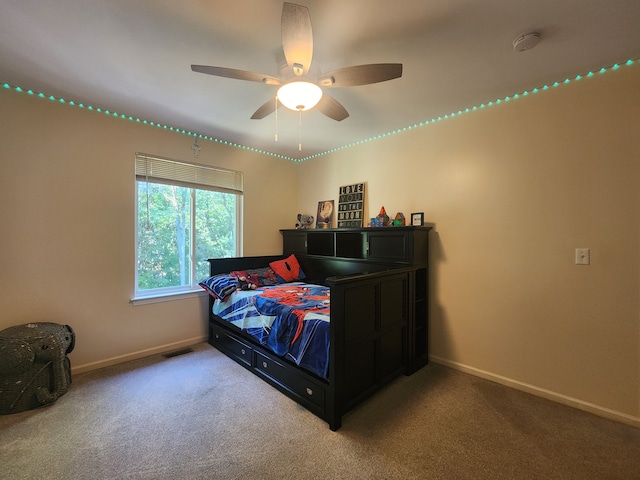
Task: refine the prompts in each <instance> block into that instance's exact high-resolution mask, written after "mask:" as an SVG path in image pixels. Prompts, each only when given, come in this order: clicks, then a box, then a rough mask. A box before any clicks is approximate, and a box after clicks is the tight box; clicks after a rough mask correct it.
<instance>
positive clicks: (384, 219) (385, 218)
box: [377, 205, 389, 227]
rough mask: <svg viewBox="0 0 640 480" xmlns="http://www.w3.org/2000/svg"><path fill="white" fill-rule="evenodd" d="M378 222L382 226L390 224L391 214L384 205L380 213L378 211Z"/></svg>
mask: <svg viewBox="0 0 640 480" xmlns="http://www.w3.org/2000/svg"><path fill="white" fill-rule="evenodd" d="M377 218H378V224H379V225H380V226H381V227H386V226H387V225H389V215H387V211H386V210H385V209H384V205H383V206H382V208H381V209H380V213H378V217H377Z"/></svg>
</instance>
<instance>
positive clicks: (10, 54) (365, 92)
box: [0, 0, 640, 158]
mask: <svg viewBox="0 0 640 480" xmlns="http://www.w3.org/2000/svg"><path fill="white" fill-rule="evenodd" d="M294 1H295V0H294ZM296 3H300V4H302V5H306V6H307V7H308V8H309V11H310V14H311V21H312V25H313V35H314V56H313V65H314V67H317V68H319V69H320V70H321V71H325V72H326V71H330V70H333V69H336V68H340V67H345V66H350V65H359V64H365V63H402V64H403V66H404V71H403V76H402V78H399V79H395V80H391V81H388V82H384V83H378V84H374V85H367V86H360V87H349V88H334V89H332V90H331V92H330V93H331V95H332V96H333V97H334V98H336V99H337V100H338V101H339V102H340V103H342V105H344V107H345V108H346V109H347V110H348V111H349V113H350V117H349V118H347V119H345V120H343V121H342V122H336V121H334V120H331V119H329V118H327V117H325V116H323V115H322V114H320V113H319V112H317V111H310V112H306V113H303V114H302V128H299V127H298V123H299V116H298V114H297V113H296V112H291V111H288V110H279V113H278V142H277V143H276V142H275V141H274V133H275V130H276V122H275V115H270V116H268V117H266V118H265V119H262V120H251V119H250V117H251V115H252V114H253V112H254V111H255V110H256V109H257V108H258V107H259V106H260V105H262V104H263V103H264V102H266V101H267V100H268V99H269V98H273V97H274V96H275V88H276V87H273V86H268V85H264V84H261V83H254V82H246V81H240V80H232V79H227V78H220V77H214V76H210V75H203V74H199V73H194V72H192V71H191V69H190V65H191V64H204V65H216V66H222V67H231V68H236V69H242V70H251V71H255V72H260V73H264V74H269V75H274V76H277V74H278V68H277V64H276V55H277V54H278V51H279V50H281V33H280V15H281V11H282V1H280V0H235V1H231V0H180V1H177V0H174V1H171V0H55V1H52V0H2V2H1V4H0V84H4V83H7V84H9V85H12V86H16V87H17V86H19V87H22V88H23V89H32V90H34V91H36V92H43V93H46V94H47V95H54V96H56V97H62V98H64V99H66V100H73V101H74V102H76V103H78V102H83V103H85V104H87V105H93V106H96V107H98V106H99V107H102V108H105V109H109V110H111V111H116V112H119V113H123V114H126V115H127V116H129V115H131V116H133V117H139V118H141V119H146V120H149V121H154V122H160V123H163V124H167V125H169V126H173V127H178V128H180V129H185V130H187V131H191V132H197V133H200V134H203V135H208V136H211V137H214V138H217V139H220V140H226V141H229V142H233V143H237V144H241V145H244V146H247V147H252V148H256V149H260V150H265V151H267V152H273V153H276V154H279V155H284V156H286V157H291V158H304V157H307V156H311V155H314V154H316V153H322V152H326V151H328V150H331V149H334V148H339V147H341V146H345V145H348V144H351V143H354V142H357V141H360V140H364V139H367V138H370V137H372V136H375V135H378V134H382V133H386V132H390V131H394V130H397V129H401V128H403V127H408V126H410V125H413V124H415V123H419V122H421V121H424V120H430V119H431V118H434V117H438V116H444V115H445V114H448V113H451V112H455V111H458V110H459V109H464V108H466V107H472V106H474V105H480V104H481V103H487V102H489V101H495V100H497V99H501V98H505V97H506V96H511V95H513V94H515V93H520V92H523V91H525V90H530V89H532V88H534V87H541V86H543V85H545V84H548V83H552V82H554V81H558V80H563V79H565V78H567V77H570V78H573V77H575V76H576V75H577V74H584V73H587V72H589V71H592V70H596V69H599V68H601V67H606V66H610V65H612V64H614V63H621V62H625V61H626V60H628V59H636V58H638V57H640V1H639V0H395V1H389V0H298V1H297V2H296ZM531 31H538V32H540V33H541V35H542V41H541V43H540V44H539V45H538V46H537V47H535V48H534V49H532V50H528V51H526V52H521V53H516V52H514V50H513V47H512V41H513V40H514V39H515V38H516V37H517V36H518V35H519V34H521V33H525V32H531ZM299 135H300V137H301V140H302V151H301V152H299V151H298V138H299ZM192 139H193V138H191V140H192ZM191 140H189V143H191ZM201 145H202V146H203V148H206V143H201Z"/></svg>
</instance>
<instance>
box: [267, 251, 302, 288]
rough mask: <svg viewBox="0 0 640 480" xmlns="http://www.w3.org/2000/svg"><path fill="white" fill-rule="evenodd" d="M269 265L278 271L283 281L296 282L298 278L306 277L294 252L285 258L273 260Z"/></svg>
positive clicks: (277, 273)
mask: <svg viewBox="0 0 640 480" xmlns="http://www.w3.org/2000/svg"><path fill="white" fill-rule="evenodd" d="M269 266H270V267H271V268H273V271H274V272H276V275H278V277H280V278H282V280H283V282H295V281H296V280H302V279H303V278H305V277H306V275H305V274H304V272H303V271H302V269H301V268H300V264H299V263H298V259H297V258H296V256H295V255H293V254H291V255H289V257H287V258H285V259H283V260H276V261H275V262H271V263H270V264H269Z"/></svg>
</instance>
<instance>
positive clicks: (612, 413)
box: [429, 355, 640, 428]
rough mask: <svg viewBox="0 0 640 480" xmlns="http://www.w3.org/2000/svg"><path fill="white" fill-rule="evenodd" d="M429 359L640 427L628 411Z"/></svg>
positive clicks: (474, 369) (454, 363) (485, 372)
mask: <svg viewBox="0 0 640 480" xmlns="http://www.w3.org/2000/svg"><path fill="white" fill-rule="evenodd" d="M429 360H430V361H433V362H434V363H438V364H440V365H444V366H445V367H450V368H453V369H454V370H459V371H461V372H464V373H468V374H470V375H475V376H476V377H480V378H484V379H486V380H490V381H492V382H495V383H499V384H501V385H505V386H507V387H511V388H515V389H516V390H521V391H523V392H527V393H530V394H532V395H536V396H538V397H542V398H545V399H547V400H551V401H553V402H556V403H560V404H562V405H567V406H569V407H574V408H577V409H579V410H583V411H585V412H589V413H593V414H595V415H598V416H600V417H604V418H608V419H609V420H614V421H616V422H620V423H624V424H626V425H630V426H632V427H636V428H640V418H639V417H634V416H632V415H627V414H626V413H622V412H618V411H616V410H611V409H609V408H605V407H601V406H599V405H595V404H593V403H589V402H585V401H583V400H579V399H577V398H572V397H569V396H567V395H563V394H561V393H557V392H553V391H551V390H546V389H544V388H540V387H536V386H535V385H529V384H528V383H523V382H520V381H518V380H513V379H512V378H508V377H503V376H502V375H497V374H495V373H491V372H487V371H485V370H481V369H479V368H475V367H470V366H468V365H464V364H462V363H458V362H453V361H451V360H447V359H445V358H441V357H437V356H434V355H429Z"/></svg>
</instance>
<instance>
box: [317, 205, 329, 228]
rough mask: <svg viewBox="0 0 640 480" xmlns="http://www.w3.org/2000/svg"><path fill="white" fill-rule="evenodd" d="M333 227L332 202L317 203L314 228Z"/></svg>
mask: <svg viewBox="0 0 640 480" xmlns="http://www.w3.org/2000/svg"><path fill="white" fill-rule="evenodd" d="M332 226H333V200H323V201H322V202H318V215H317V216H316V228H331V227H332Z"/></svg>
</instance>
